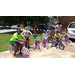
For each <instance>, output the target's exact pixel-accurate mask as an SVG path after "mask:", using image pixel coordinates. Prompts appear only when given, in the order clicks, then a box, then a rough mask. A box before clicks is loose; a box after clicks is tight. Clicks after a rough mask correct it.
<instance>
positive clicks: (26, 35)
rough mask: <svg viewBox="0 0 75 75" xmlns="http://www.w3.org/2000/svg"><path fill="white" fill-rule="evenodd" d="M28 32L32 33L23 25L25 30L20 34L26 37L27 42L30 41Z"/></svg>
mask: <svg viewBox="0 0 75 75" xmlns="http://www.w3.org/2000/svg"><path fill="white" fill-rule="evenodd" d="M29 33H30V34H31V35H32V33H31V32H30V31H29V30H28V27H25V30H24V31H23V32H22V34H23V36H24V37H25V38H26V41H28V44H29V42H30V40H29ZM29 47H30V46H29Z"/></svg>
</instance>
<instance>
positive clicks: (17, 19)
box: [0, 16, 50, 26]
mask: <svg viewBox="0 0 75 75" xmlns="http://www.w3.org/2000/svg"><path fill="white" fill-rule="evenodd" d="M49 20H50V18H49V17H48V16H0V23H1V24H5V25H13V24H22V23H24V25H25V26H26V25H27V22H28V23H30V24H34V23H37V24H39V23H48V22H49Z"/></svg>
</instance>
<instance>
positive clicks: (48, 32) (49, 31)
mask: <svg viewBox="0 0 75 75" xmlns="http://www.w3.org/2000/svg"><path fill="white" fill-rule="evenodd" d="M46 32H47V34H48V38H47V41H48V43H49V39H50V37H51V36H50V34H51V30H50V27H48V30H47V31H46Z"/></svg>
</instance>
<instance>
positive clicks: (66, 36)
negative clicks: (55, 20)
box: [65, 29, 70, 42]
mask: <svg viewBox="0 0 75 75" xmlns="http://www.w3.org/2000/svg"><path fill="white" fill-rule="evenodd" d="M68 34H69V33H68V30H67V29H66V30H65V41H66V42H67V41H68V39H69V38H68ZM69 35H70V34H69Z"/></svg>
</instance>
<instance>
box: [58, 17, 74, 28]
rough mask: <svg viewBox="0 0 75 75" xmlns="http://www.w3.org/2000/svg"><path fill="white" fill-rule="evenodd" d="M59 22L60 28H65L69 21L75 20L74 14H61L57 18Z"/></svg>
mask: <svg viewBox="0 0 75 75" xmlns="http://www.w3.org/2000/svg"><path fill="white" fill-rule="evenodd" d="M59 22H61V24H62V29H65V28H67V26H68V25H69V23H70V22H75V16H62V17H60V18H59Z"/></svg>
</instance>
